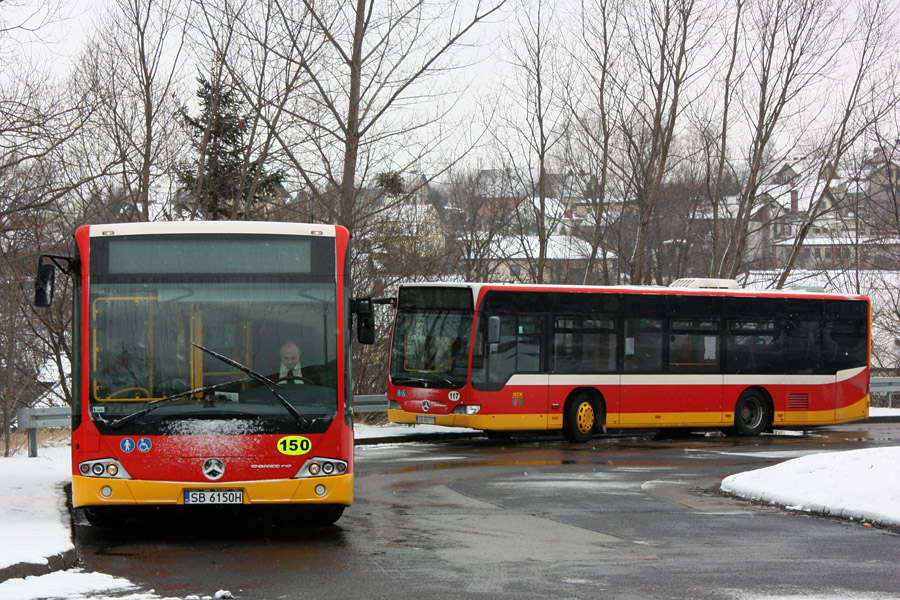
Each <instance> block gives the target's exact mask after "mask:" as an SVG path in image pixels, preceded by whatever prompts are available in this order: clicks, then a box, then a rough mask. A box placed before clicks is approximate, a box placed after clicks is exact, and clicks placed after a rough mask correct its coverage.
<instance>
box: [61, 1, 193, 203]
mask: <svg viewBox="0 0 900 600" xmlns="http://www.w3.org/2000/svg"><path fill="white" fill-rule="evenodd" d="M184 23H185V15H184V14H183V13H182V3H179V2H177V1H176V0H116V2H115V3H114V4H113V5H112V6H111V7H110V8H109V10H108V11H107V12H106V13H105V14H104V15H103V16H102V17H101V19H100V22H99V25H98V29H97V33H96V37H95V38H94V39H93V40H92V41H91V43H90V44H89V45H88V46H87V48H86V49H85V52H84V55H83V58H82V63H81V65H80V67H79V74H80V76H81V77H80V82H79V85H80V86H82V87H83V88H84V93H85V94H88V95H91V96H92V97H93V99H94V101H95V102H96V104H97V106H98V110H96V111H95V113H94V116H93V118H92V123H91V125H92V127H93V128H96V129H95V132H93V135H97V136H98V137H99V138H100V139H98V140H97V144H98V146H100V147H102V148H103V149H104V150H105V151H104V152H103V153H102V155H101V156H100V157H99V161H100V162H105V163H106V164H99V165H96V166H95V167H94V169H95V170H96V171H98V172H100V173H104V174H105V173H109V174H110V176H111V177H112V178H113V179H108V180H107V181H108V183H109V185H110V186H111V187H113V188H117V189H119V190H121V191H122V193H123V194H124V196H125V197H126V198H127V199H128V200H129V201H130V202H131V204H132V205H133V206H134V207H135V214H134V216H133V218H134V219H139V220H142V221H149V220H151V219H152V218H154V217H156V215H154V214H152V211H151V207H152V205H153V204H154V202H161V201H164V200H167V199H168V198H167V196H168V191H169V190H170V189H171V186H170V182H171V175H172V170H171V169H172V167H173V166H174V163H175V159H174V155H175V154H176V153H177V152H178V150H179V148H180V146H181V143H180V140H177V138H176V136H178V128H177V121H176V119H175V118H174V115H175V114H176V111H177V107H178V106H179V104H180V96H181V95H182V94H183V93H184V92H183V88H182V85H181V69H182V61H181V58H182V51H183V44H184V33H185V25H184ZM158 185H160V186H162V188H161V189H159V190H156V191H155V188H156V186H158ZM95 190H96V188H95ZM92 194H94V195H95V192H92Z"/></svg>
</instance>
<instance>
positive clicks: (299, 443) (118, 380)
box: [35, 222, 353, 524]
mask: <svg viewBox="0 0 900 600" xmlns="http://www.w3.org/2000/svg"><path fill="white" fill-rule="evenodd" d="M348 243H349V234H348V232H347V230H346V229H344V228H342V227H337V226H329V225H305V224H295V223H253V222H167V223H131V224H115V225H89V226H84V227H81V228H79V229H78V230H77V232H76V234H75V255H74V257H60V256H43V257H42V258H41V264H40V265H39V267H38V278H37V280H36V295H35V303H36V304H38V305H44V306H46V305H49V303H50V302H51V301H52V289H53V282H54V272H55V271H54V264H55V265H56V267H58V268H61V269H62V270H64V271H65V272H68V273H71V274H72V275H73V279H74V348H75V350H74V353H73V354H74V365H73V380H74V384H73V386H74V398H75V403H74V406H73V410H72V421H73V422H72V504H73V506H75V507H83V508H84V509H85V514H86V516H87V517H88V519H89V520H90V521H91V522H92V523H97V524H105V523H110V522H115V519H116V518H117V517H119V516H122V515H123V514H124V513H125V512H126V511H122V510H120V509H122V508H123V507H142V506H154V507H158V506H182V505H199V506H202V505H217V506H220V505H238V506H237V507H235V508H239V507H241V506H244V507H246V506H249V505H297V506H302V507H305V510H303V511H302V512H303V513H304V515H307V516H309V517H310V519H309V522H315V523H318V524H323V523H324V524H330V523H333V522H334V521H336V520H337V519H338V518H339V517H340V515H341V514H342V512H343V510H344V508H345V507H346V506H349V505H350V504H351V503H352V501H353V420H352V402H351V400H352V397H351V386H350V380H349V373H350V356H351V353H350V351H349V348H350V343H351V336H350V321H351V314H350V312H351V299H350V297H349V294H350V289H351V286H350V274H349V266H348ZM282 355H290V356H288V359H292V363H293V364H291V367H292V369H290V373H289V374H288V373H285V369H284V367H283V364H282V362H283V361H282ZM288 359H286V360H288Z"/></svg>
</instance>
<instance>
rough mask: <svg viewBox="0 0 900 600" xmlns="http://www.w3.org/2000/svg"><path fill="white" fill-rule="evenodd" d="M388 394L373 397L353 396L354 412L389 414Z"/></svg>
mask: <svg viewBox="0 0 900 600" xmlns="http://www.w3.org/2000/svg"><path fill="white" fill-rule="evenodd" d="M387 409H388V399H387V394H375V395H373V396H353V412H358V413H363V412H387Z"/></svg>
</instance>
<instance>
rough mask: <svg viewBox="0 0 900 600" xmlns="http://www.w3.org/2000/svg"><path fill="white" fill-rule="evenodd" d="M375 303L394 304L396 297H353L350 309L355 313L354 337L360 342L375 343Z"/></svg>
mask: <svg viewBox="0 0 900 600" xmlns="http://www.w3.org/2000/svg"><path fill="white" fill-rule="evenodd" d="M375 304H390V305H391V306H396V304H397V299H396V298H353V299H351V300H350V311H351V312H352V313H353V314H355V315H356V339H357V341H358V342H359V343H360V344H374V343H375V308H374V305H375Z"/></svg>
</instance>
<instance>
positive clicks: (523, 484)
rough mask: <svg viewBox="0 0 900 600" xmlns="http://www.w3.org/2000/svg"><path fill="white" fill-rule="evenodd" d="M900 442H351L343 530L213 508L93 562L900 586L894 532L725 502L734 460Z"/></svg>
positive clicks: (643, 585)
mask: <svg viewBox="0 0 900 600" xmlns="http://www.w3.org/2000/svg"><path fill="white" fill-rule="evenodd" d="M897 444H900V424H870V423H864V424H854V425H847V426H841V427H832V428H825V429H820V430H817V431H814V432H811V433H806V434H802V435H801V434H797V435H766V436H762V437H760V438H753V439H735V438H726V437H706V436H700V435H684V436H680V437H676V438H673V437H671V436H667V435H653V434H652V433H647V434H646V435H637V436H633V435H629V436H611V437H604V438H601V439H597V440H594V442H592V443H590V444H582V445H573V444H568V443H565V442H563V441H562V440H561V439H558V438H556V437H546V436H545V437H535V436H521V437H513V438H511V439H507V440H492V439H487V438H475V439H463V440H455V441H447V440H442V441H440V442H434V443H422V442H417V443H407V444H383V445H367V446H360V447H357V453H356V471H357V476H356V501H355V503H354V505H353V506H352V507H351V508H350V509H348V510H347V512H345V513H344V516H343V517H342V518H341V520H340V521H339V522H338V525H337V526H335V527H332V528H328V529H325V530H318V531H307V530H302V529H299V530H298V528H297V527H296V526H291V525H290V524H291V521H292V516H291V515H289V514H285V515H278V518H275V519H270V520H252V521H239V520H236V519H234V518H232V517H229V516H222V515H218V514H215V513H213V514H207V513H203V514H202V516H199V518H198V517H197V516H194V513H192V517H191V518H190V520H186V519H175V518H172V517H167V518H165V519H163V520H160V521H158V522H155V523H153V524H151V525H149V526H146V527H138V526H134V525H131V526H129V528H128V529H127V530H123V531H119V532H115V533H111V532H108V531H107V532H99V531H97V530H95V529H93V528H91V527H90V526H88V525H87V524H86V523H84V522H83V520H81V519H79V518H78V515H76V519H75V521H76V525H75V535H76V545H77V547H78V550H79V554H80V557H81V560H82V566H83V567H84V568H85V569H86V570H90V571H101V572H105V573H110V574H112V575H117V576H122V577H126V578H128V579H130V580H132V581H134V582H135V583H137V584H138V585H140V586H142V588H143V589H153V590H155V592H156V593H157V594H158V595H160V596H162V597H165V596H171V597H178V598H183V597H184V596H187V595H189V594H197V595H200V596H202V595H212V594H214V593H215V592H216V591H217V590H223V589H224V590H229V591H231V592H232V594H233V595H234V596H235V597H236V598H263V599H275V598H367V599H368V598H372V599H374V598H386V599H387V598H390V599H391V600H399V599H405V598H409V599H413V598H415V599H419V598H448V597H464V598H601V597H603V598H623V599H631V598H634V599H638V598H640V599H645V598H660V599H662V598H666V599H668V598H691V599H707V598H709V599H712V598H715V599H720V598H721V599H740V600H754V599H762V598H853V599H854V600H860V599H876V598H877V599H879V600H881V599H885V598H900V535H898V533H897V532H893V531H889V530H884V529H878V528H870V527H863V526H861V524H859V523H853V522H847V521H842V520H838V519H830V518H823V517H817V516H810V515H806V514H798V513H792V512H790V511H784V510H781V509H777V508H774V507H770V506H761V505H755V504H751V503H748V502H745V501H742V500H737V499H733V498H728V497H723V496H721V495H720V494H719V493H718V489H717V486H718V483H719V482H720V481H721V479H722V478H723V477H725V476H727V475H729V474H731V473H736V472H740V471H746V470H751V469H756V468H760V467H764V466H768V465H770V464H774V463H776V462H780V461H782V460H785V459H787V458H793V457H797V456H802V455H805V454H810V453H818V452H823V451H837V450H847V449H857V448H865V447H875V446H884V445H897Z"/></svg>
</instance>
